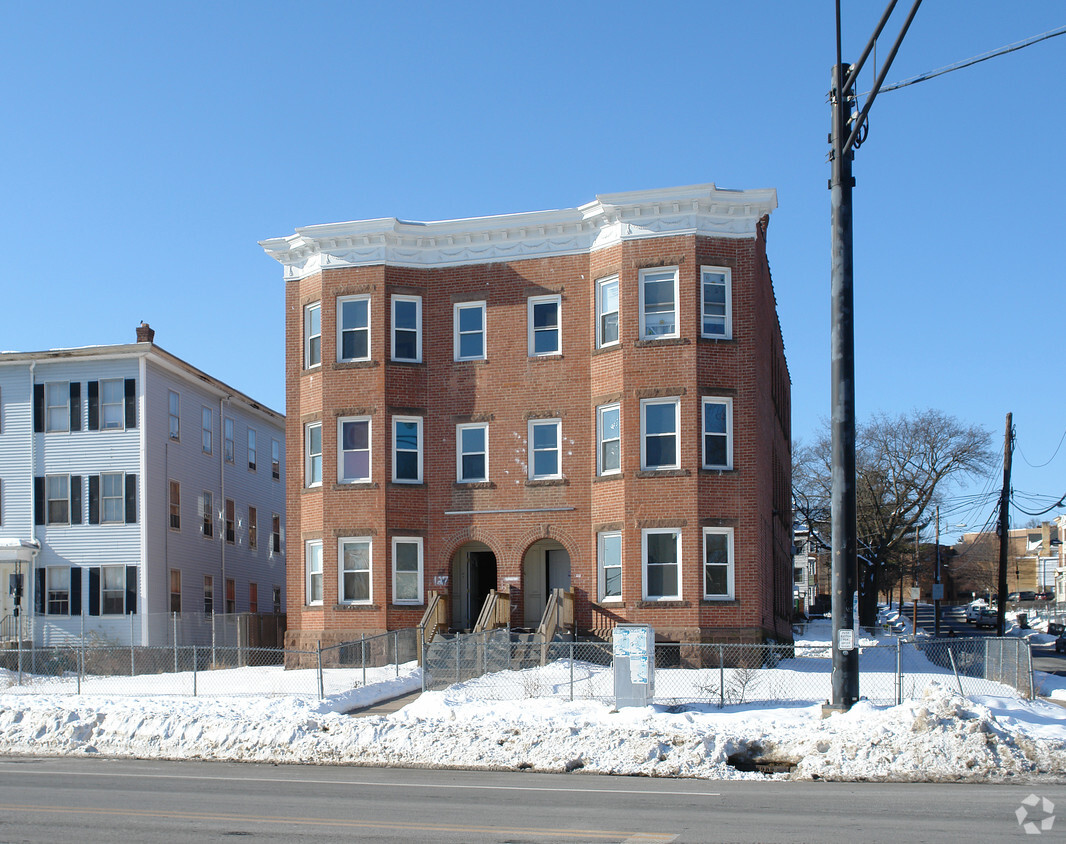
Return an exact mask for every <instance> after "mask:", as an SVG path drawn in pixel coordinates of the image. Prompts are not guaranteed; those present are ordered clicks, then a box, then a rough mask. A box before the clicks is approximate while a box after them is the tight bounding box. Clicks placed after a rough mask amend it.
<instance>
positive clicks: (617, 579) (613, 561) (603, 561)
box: [596, 531, 622, 601]
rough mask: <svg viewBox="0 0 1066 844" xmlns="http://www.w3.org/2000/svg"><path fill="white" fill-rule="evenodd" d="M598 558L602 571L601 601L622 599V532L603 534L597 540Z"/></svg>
mask: <svg viewBox="0 0 1066 844" xmlns="http://www.w3.org/2000/svg"><path fill="white" fill-rule="evenodd" d="M596 556H597V558H598V559H599V563H600V565H599V569H600V600H601V601H620V600H621V599H622V534H621V532H620V531H608V532H605V533H601V534H600V535H599V536H598V538H597V543H596Z"/></svg>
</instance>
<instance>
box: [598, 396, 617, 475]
mask: <svg viewBox="0 0 1066 844" xmlns="http://www.w3.org/2000/svg"><path fill="white" fill-rule="evenodd" d="M621 417H622V408H621V406H620V405H617V404H605V405H602V406H600V407H598V408H596V442H597V447H596V461H597V462H596V474H598V475H614V474H617V473H618V472H620V471H622V430H621Z"/></svg>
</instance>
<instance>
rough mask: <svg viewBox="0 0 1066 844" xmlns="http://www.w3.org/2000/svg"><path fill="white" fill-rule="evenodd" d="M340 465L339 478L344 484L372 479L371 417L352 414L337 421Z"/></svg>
mask: <svg viewBox="0 0 1066 844" xmlns="http://www.w3.org/2000/svg"><path fill="white" fill-rule="evenodd" d="M337 441H338V442H339V443H340V446H339V449H338V450H339V452H340V465H339V471H338V478H337V480H338V481H339V482H340V483H342V484H356V483H364V482H366V481H369V480H370V417H369V416H351V417H347V418H343V419H339V420H338V421H337Z"/></svg>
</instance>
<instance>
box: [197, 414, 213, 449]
mask: <svg viewBox="0 0 1066 844" xmlns="http://www.w3.org/2000/svg"><path fill="white" fill-rule="evenodd" d="M213 427H214V426H213V425H212V423H211V408H209V407H203V408H201V409H200V449H201V450H202V451H203V453H204V454H210V453H211V434H212V428H213Z"/></svg>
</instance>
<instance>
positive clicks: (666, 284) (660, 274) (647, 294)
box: [640, 267, 680, 340]
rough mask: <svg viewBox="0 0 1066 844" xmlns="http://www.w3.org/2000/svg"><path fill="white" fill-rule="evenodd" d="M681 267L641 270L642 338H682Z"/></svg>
mask: <svg viewBox="0 0 1066 844" xmlns="http://www.w3.org/2000/svg"><path fill="white" fill-rule="evenodd" d="M678 336H680V335H679V330H678V324H677V267H668V268H666V269H654V270H641V271H640V339H641V340H655V339H659V338H661V337H678Z"/></svg>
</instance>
